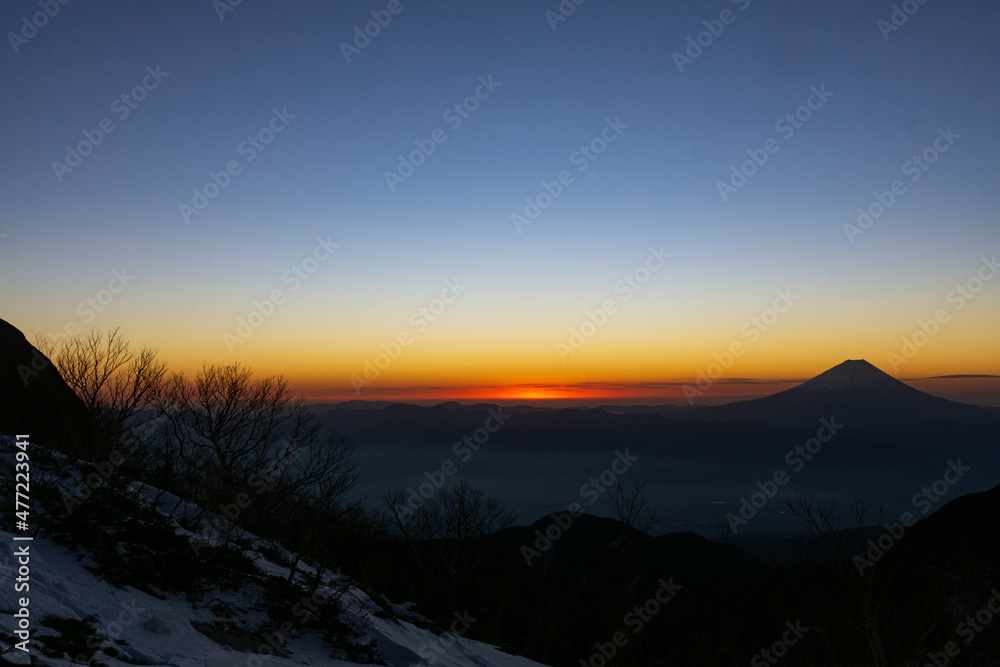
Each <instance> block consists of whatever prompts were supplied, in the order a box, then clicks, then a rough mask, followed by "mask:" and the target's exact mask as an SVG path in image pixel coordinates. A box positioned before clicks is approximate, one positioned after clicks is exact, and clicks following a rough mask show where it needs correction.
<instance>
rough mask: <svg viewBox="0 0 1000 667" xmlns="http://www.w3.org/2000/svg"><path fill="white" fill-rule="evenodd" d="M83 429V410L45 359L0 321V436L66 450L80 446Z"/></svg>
mask: <svg viewBox="0 0 1000 667" xmlns="http://www.w3.org/2000/svg"><path fill="white" fill-rule="evenodd" d="M87 424H88V418H87V410H86V408H85V407H84V405H83V403H82V402H81V401H80V399H79V398H77V396H76V394H74V393H73V390H72V389H70V388H69V386H68V385H67V384H66V382H65V381H64V380H63V378H62V376H61V375H59V372H58V371H57V370H56V369H55V367H54V366H53V365H52V362H51V361H50V360H49V359H48V357H46V356H45V355H44V354H42V353H41V352H40V351H39V350H38V349H37V348H36V347H35V346H34V345H32V344H31V343H29V342H28V340H27V339H26V338H25V337H24V334H23V333H21V332H20V331H19V330H18V329H17V328H15V327H13V326H12V325H10V324H9V323H7V322H5V321H4V320H0V433H7V434H15V435H16V434H24V435H30V436H31V438H32V439H33V440H34V441H37V442H46V443H48V444H56V443H59V444H61V445H64V446H65V445H66V444H67V443H75V442H77V441H79V439H80V438H82V437H83V436H84V434H85V433H86V431H87Z"/></svg>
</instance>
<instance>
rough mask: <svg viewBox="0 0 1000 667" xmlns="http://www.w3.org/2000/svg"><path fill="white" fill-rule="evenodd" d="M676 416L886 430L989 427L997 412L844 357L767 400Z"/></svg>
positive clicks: (702, 419)
mask: <svg viewBox="0 0 1000 667" xmlns="http://www.w3.org/2000/svg"><path fill="white" fill-rule="evenodd" d="M677 416H678V418H682V419H696V420H698V421H719V422H730V423H732V422H763V423H766V424H774V425H789V426H791V425H803V424H816V423H818V421H819V420H820V419H821V418H827V419H829V418H830V417H835V418H836V421H837V422H839V423H842V424H844V425H845V426H849V427H861V428H868V429H872V428H874V429H891V428H897V427H899V426H902V425H906V424H912V423H914V422H918V421H922V420H949V421H959V422H965V423H992V422H996V421H1000V410H998V409H996V408H988V407H982V406H976V405H968V404H965V403H956V402H955V401H949V400H947V399H944V398H939V397H937V396H931V395H930V394H926V393H924V392H922V391H920V390H918V389H914V388H913V387H911V386H910V385H908V384H906V383H905V382H901V381H899V380H897V379H896V378H894V377H892V376H891V375H889V374H887V373H884V372H883V371H881V370H879V369H878V368H876V367H875V366H873V365H872V364H870V363H868V362H867V361H865V360H864V359H849V360H847V361H845V362H843V363H841V364H838V365H837V366H834V367H833V368H831V369H829V370H828V371H825V372H823V373H820V374H819V375H817V376H816V377H814V378H812V379H811V380H807V381H806V382H803V383H802V384H800V385H798V386H797V387H792V388H791V389H786V390H784V391H781V392H778V393H777V394H774V395H772V396H766V397H764V398H757V399H753V400H749V401H740V402H736V403H727V404H725V405H718V406H711V407H700V408H694V409H692V410H690V411H688V412H684V413H680V414H678V415H677Z"/></svg>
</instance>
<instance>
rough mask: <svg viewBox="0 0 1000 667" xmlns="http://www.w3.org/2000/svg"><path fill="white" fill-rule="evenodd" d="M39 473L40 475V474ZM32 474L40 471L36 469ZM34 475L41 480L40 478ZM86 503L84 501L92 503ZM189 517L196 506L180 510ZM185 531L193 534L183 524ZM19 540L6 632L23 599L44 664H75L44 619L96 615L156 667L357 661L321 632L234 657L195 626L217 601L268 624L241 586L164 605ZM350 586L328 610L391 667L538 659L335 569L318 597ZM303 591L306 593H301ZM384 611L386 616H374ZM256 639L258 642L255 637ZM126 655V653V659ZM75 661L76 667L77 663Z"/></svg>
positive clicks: (5, 444) (268, 565) (4, 594)
mask: <svg viewBox="0 0 1000 667" xmlns="http://www.w3.org/2000/svg"><path fill="white" fill-rule="evenodd" d="M0 440H2V441H0V465H2V466H3V468H4V470H13V469H14V465H13V454H12V451H13V450H12V448H11V439H8V438H2V439H0ZM39 472H42V471H39ZM33 473H34V470H33ZM33 477H34V474H33ZM142 491H143V493H144V495H146V496H147V497H149V498H153V497H157V494H159V498H158V500H159V504H160V506H161V508H164V507H166V508H168V511H169V509H173V508H174V507H175V506H176V505H178V504H179V503H182V504H183V503H184V501H181V500H180V499H179V498H176V497H174V496H170V495H169V494H162V493H160V492H158V491H157V490H156V489H152V488H149V487H145V488H144V489H142ZM2 501H3V502H4V503H5V504H7V505H8V506H12V505H13V499H8V498H3V499H2ZM85 502H86V501H85ZM180 509H181V510H182V511H184V510H187V509H189V507H184V506H183V505H182V507H181V508H180ZM178 532H181V533H186V531H183V529H181V528H180V527H178ZM13 537H14V535H13V534H11V533H8V532H4V531H0V541H2V542H3V543H4V544H6V545H19V544H30V554H31V560H30V568H31V571H30V590H29V591H28V592H19V593H15V591H14V583H13V582H14V579H15V577H16V576H17V569H18V563H17V562H16V560H15V558H14V557H13V555H12V553H13V550H14V549H13V547H12V546H8V547H5V548H4V550H3V554H2V556H0V560H2V563H0V581H2V582H3V585H2V588H0V607H2V609H3V611H4V616H5V617H6V620H5V622H4V626H5V627H4V628H3V633H4V634H9V633H10V632H11V631H12V629H13V627H12V620H13V619H12V618H11V614H12V613H13V612H12V610H14V609H16V608H17V607H16V606H15V605H17V604H18V598H20V597H22V596H27V597H28V598H29V602H30V605H29V609H30V615H31V616H30V618H31V625H32V640H31V644H30V654H31V656H32V657H33V658H34V659H35V660H36V664H40V665H59V666H62V665H67V666H68V665H71V664H75V663H72V661H71V660H70V659H67V658H51V657H47V656H45V655H43V654H42V653H41V652H40V651H39V650H38V644H37V643H36V642H35V640H34V635H35V633H38V632H39V631H40V632H41V634H43V635H57V634H58V633H57V632H55V631H54V630H52V629H50V628H46V627H44V626H43V625H42V624H41V619H42V618H43V617H45V616H47V615H53V616H59V617H63V618H66V617H69V618H75V619H83V618H85V617H87V616H89V615H95V616H96V621H95V627H96V630H97V631H98V632H100V633H102V634H103V635H105V636H106V637H107V638H108V639H109V640H111V641H107V642H104V644H103V646H110V645H113V644H114V643H115V640H119V641H124V642H126V643H124V644H119V645H118V646H117V648H118V650H120V651H122V652H123V653H125V654H127V655H130V656H131V657H132V659H138V660H140V661H142V662H143V663H145V664H149V665H162V666H171V667H189V666H190V667H206V666H216V665H218V666H220V667H221V666H225V667H243V666H246V667H260V665H268V666H270V667H286V666H287V667H291V666H292V665H352V664H356V663H351V662H345V661H343V660H337V659H333V658H331V657H330V649H329V648H328V647H326V646H324V644H323V642H322V640H321V638H320V637H319V635H317V634H315V633H297V634H295V636H294V637H293V638H291V639H289V640H288V641H287V642H286V644H285V650H287V651H288V652H289V654H290V656H289V657H287V658H285V657H277V656H273V657H270V656H267V655H266V652H265V654H262V655H258V654H257V653H247V652H240V651H236V650H234V649H232V648H230V647H229V646H220V645H219V644H217V643H215V642H214V641H212V640H211V639H209V638H208V637H206V636H205V635H203V634H202V633H200V632H198V631H197V630H196V629H195V628H194V627H193V626H192V623H198V622H199V621H201V622H206V623H211V622H214V621H218V620H219V617H218V616H217V615H216V614H215V613H214V612H213V611H212V610H211V609H210V608H209V607H210V604H211V603H212V602H213V601H216V600H217V601H220V602H222V603H224V604H225V605H227V606H228V607H230V608H231V609H232V610H234V611H235V612H236V613H237V617H238V619H239V620H241V621H245V622H247V624H248V625H250V626H251V627H252V626H253V625H254V622H258V623H259V622H260V621H262V620H263V612H261V611H259V610H256V609H255V608H254V600H252V599H250V598H249V597H248V596H247V595H245V594H244V590H243V589H241V590H238V591H233V590H224V591H223V590H221V589H215V590H211V591H209V592H208V593H206V594H205V595H204V596H202V598H201V602H198V603H195V604H192V603H191V602H190V601H188V599H187V598H186V597H185V596H184V595H180V594H177V595H167V596H166V597H165V598H164V599H160V598H158V597H155V596H153V595H150V594H148V593H146V592H143V591H140V590H137V589H135V588H132V587H127V588H125V589H124V590H123V589H118V588H115V587H114V586H112V585H111V584H109V583H108V582H106V581H104V580H103V579H101V578H99V577H98V576H96V575H95V574H93V573H91V572H90V571H88V570H87V569H85V568H84V563H81V562H78V561H77V557H76V555H75V554H73V553H70V552H67V551H66V549H64V548H63V547H61V546H59V545H57V544H55V543H53V542H52V541H50V540H48V539H46V538H43V537H37V536H36V537H35V538H34V540H33V541H31V542H14V541H13V539H12V538H13ZM249 555H251V556H252V557H253V558H254V560H255V562H256V564H257V566H258V567H259V568H260V569H261V570H262V571H265V572H267V573H270V574H275V575H278V576H284V577H287V576H288V568H287V567H284V566H282V565H280V564H277V563H273V562H271V561H269V560H268V559H266V558H264V557H263V556H262V555H260V554H259V553H253V552H251V553H250V554H249ZM299 571H300V572H303V573H304V574H306V575H308V574H312V575H315V571H314V570H311V569H310V568H309V567H308V566H305V565H304V564H300V565H299ZM340 589H343V594H342V595H341V596H340V597H339V598H331V600H330V602H328V604H339V605H340V606H341V608H342V609H343V613H342V616H341V617H342V619H343V620H344V621H345V622H347V623H348V624H349V625H351V626H353V627H354V628H355V629H356V630H358V631H359V632H360V633H361V635H362V636H361V637H360V639H359V640H358V642H359V643H362V644H364V643H367V642H368V641H369V640H374V642H375V644H376V645H377V648H378V652H379V653H380V654H381V656H382V657H383V658H384V659H385V661H386V662H387V663H388V664H389V665H393V666H398V667H409V666H412V665H427V664H434V665H442V666H445V667H452V666H455V667H458V666H465V665H481V666H484V667H485V666H489V665H495V666H496V667H527V666H529V665H537V664H539V663H535V662H532V661H530V660H527V659H525V658H521V657H518V656H513V655H509V654H506V653H503V652H502V651H500V650H499V649H497V648H496V647H493V646H490V645H488V644H484V643H481V642H477V641H473V640H471V639H466V638H463V637H458V636H454V635H450V634H447V633H446V634H445V635H442V636H438V635H437V634H435V633H434V632H432V631H430V630H427V629H423V628H421V627H418V626H417V625H414V623H412V622H410V621H409V620H398V621H397V620H392V619H391V618H388V617H387V616H388V615H386V614H385V613H384V612H383V611H382V610H381V609H380V607H379V606H378V605H377V604H376V603H375V602H374V601H373V600H372V599H371V597H369V595H368V594H367V593H365V592H364V591H363V590H361V589H360V588H359V587H357V586H356V585H354V584H353V583H351V582H350V580H349V579H347V578H345V577H342V576H340V575H338V574H336V573H330V574H328V575H325V576H324V584H323V585H321V586H320V588H319V589H318V591H317V593H318V594H319V593H322V596H323V597H326V596H327V595H330V594H332V592H333V591H335V590H340ZM303 594H304V595H308V593H306V592H305V591H303ZM408 606H409V605H393V608H392V610H393V611H394V612H396V613H399V614H401V615H403V616H405V617H407V618H410V619H412V620H413V621H417V622H420V620H421V619H420V618H419V617H417V615H416V614H413V613H412V612H410V611H409V610H408ZM377 612H378V613H380V614H381V616H378V615H376V613H377ZM254 641H255V642H256V641H257V640H256V638H255V639H254ZM259 642H260V646H262V647H263V646H266V641H265V639H264V637H260V639H259ZM0 652H2V653H3V657H4V658H5V659H7V660H9V661H11V662H16V663H20V664H27V660H26V657H27V656H26V655H25V653H24V652H23V651H20V650H18V649H16V648H13V647H11V646H8V645H6V644H5V643H3V642H0ZM123 657H126V656H123ZM94 659H95V660H99V661H101V662H104V663H106V664H107V665H109V666H110V667H128V666H129V665H130V664H132V665H134V664H136V663H135V662H132V663H129V662H123V661H121V660H118V659H117V658H113V657H108V656H105V655H104V654H102V653H100V652H99V653H96V654H95V655H94ZM76 664H78V663H76Z"/></svg>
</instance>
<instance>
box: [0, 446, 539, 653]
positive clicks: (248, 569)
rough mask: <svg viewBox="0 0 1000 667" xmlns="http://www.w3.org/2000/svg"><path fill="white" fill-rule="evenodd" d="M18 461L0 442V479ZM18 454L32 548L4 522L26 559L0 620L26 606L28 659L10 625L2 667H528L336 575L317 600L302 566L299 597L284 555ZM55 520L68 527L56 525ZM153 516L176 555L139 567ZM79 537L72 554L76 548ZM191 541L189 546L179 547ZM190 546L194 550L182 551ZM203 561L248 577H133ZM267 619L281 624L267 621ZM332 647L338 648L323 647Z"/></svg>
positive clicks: (2, 600) (12, 575)
mask: <svg viewBox="0 0 1000 667" xmlns="http://www.w3.org/2000/svg"><path fill="white" fill-rule="evenodd" d="M17 451H18V450H17V449H16V448H15V447H14V444H13V438H10V437H9V436H0V466H3V468H4V469H5V470H14V463H15V460H14V455H15V453H16V452H17ZM27 453H28V454H29V456H30V462H31V477H32V479H31V481H32V483H33V484H32V491H33V493H32V512H31V514H30V516H31V519H30V521H31V530H30V531H29V533H28V534H31V535H32V537H33V539H32V541H30V542H27V541H25V542H13V541H12V539H13V537H14V534H13V533H12V531H13V529H14V527H13V525H12V524H11V522H12V519H13V517H11V516H9V515H4V516H3V517H0V539H2V540H4V541H5V542H6V543H7V544H13V545H16V546H17V547H22V546H23V545H26V548H27V549H28V552H29V558H28V559H27V561H28V562H27V563H25V561H24V559H21V560H19V559H18V558H16V557H13V556H12V555H11V551H12V550H8V552H7V554H6V555H5V556H4V557H3V558H2V559H0V579H2V580H3V581H5V582H8V583H9V588H6V587H5V588H6V590H5V592H4V593H3V595H0V608H2V610H3V612H4V613H10V614H13V613H15V612H16V611H17V610H18V609H19V606H20V604H21V602H20V600H19V599H18V598H20V596H24V597H26V598H28V606H27V609H28V612H27V614H28V618H29V622H30V626H31V627H30V629H31V637H30V640H29V644H28V648H29V649H30V655H29V653H26V652H24V651H22V650H20V649H18V648H16V647H15V646H14V644H15V643H16V642H19V641H21V639H20V638H17V637H14V636H12V635H11V634H10V630H11V629H12V628H13V627H14V624H13V623H12V624H9V625H8V627H7V628H5V629H4V630H3V631H0V664H11V663H13V664H28V663H29V660H30V662H31V663H32V664H39V665H68V664H70V663H69V659H73V658H77V657H78V656H81V655H82V656H83V657H82V659H79V660H77V661H76V662H75V663H74V664H105V665H109V666H110V667H126V666H127V665H136V664H141V665H162V666H168V665H169V666H173V667H181V666H187V665H191V666H194V665H209V666H213V667H214V666H217V665H218V666H222V665H251V666H253V665H260V664H262V663H263V664H267V665H272V666H274V667H284V666H287V667H292V666H294V665H353V664H367V663H370V662H371V661H372V660H380V659H381V660H382V662H381V663H379V664H386V665H391V666H394V667H410V666H411V665H419V664H428V663H432V664H435V665H445V666H448V667H460V666H465V665H470V664H472V665H481V666H484V667H485V666H489V665H495V666H496V667H531V666H532V665H537V664H538V663H535V662H533V661H530V660H528V659H526V658H521V657H518V656H514V655H510V654H507V653H503V652H502V651H500V650H499V649H497V648H495V647H493V646H490V645H488V644H484V643H482V642H477V641H474V640H471V639H467V638H465V637H463V636H462V635H464V634H466V633H467V632H469V627H471V626H472V625H474V623H475V620H476V619H474V618H473V617H469V616H468V614H465V615H464V616H463V615H462V610H458V612H457V615H456V619H459V617H461V620H462V622H463V623H465V624H464V625H463V624H457V625H452V626H451V627H450V628H443V630H450V631H451V632H445V633H444V634H439V633H438V632H435V631H433V630H432V629H431V628H430V626H431V623H430V622H429V621H427V619H424V618H423V617H421V616H419V615H417V614H415V613H412V612H411V611H410V610H409V609H408V607H407V606H405V605H393V604H390V603H389V602H387V601H386V600H385V599H384V598H382V597H381V596H379V595H377V594H371V595H369V593H367V592H366V591H364V590H363V589H362V588H361V587H360V586H359V585H357V584H356V583H355V582H353V581H352V580H351V579H350V578H348V577H346V576H343V575H340V574H335V573H330V572H326V573H323V574H322V575H321V582H319V583H318V584H316V585H315V587H314V582H315V579H316V577H317V573H316V570H315V568H313V567H311V566H309V565H307V564H305V563H303V562H298V563H297V566H296V573H297V576H296V578H295V579H296V583H295V584H286V582H287V579H288V577H289V572H290V569H289V563H291V562H292V561H293V560H294V554H291V553H289V552H287V551H286V550H284V549H281V548H278V547H276V546H275V545H273V544H271V543H268V542H266V541H265V540H262V539H260V538H257V537H256V536H254V535H251V534H249V533H246V532H243V531H238V530H237V531H235V532H234V533H233V535H232V537H230V538H227V539H226V540H225V541H223V540H220V539H219V537H218V536H217V535H216V536H213V538H212V539H211V540H209V541H208V542H205V541H203V538H204V535H205V531H204V530H201V529H199V528H198V524H197V523H196V522H198V521H206V520H205V519H203V518H202V519H199V516H200V515H202V514H203V513H202V512H201V510H200V509H199V508H198V507H196V506H195V505H193V504H191V503H188V502H185V501H182V500H180V499H179V498H177V497H176V496H173V495H171V494H169V493H164V492H162V491H159V490H158V489H154V488H151V487H148V486H142V485H135V484H133V485H132V486H131V487H130V493H129V496H130V497H131V500H130V501H127V502H126V499H125V498H124V497H123V496H120V495H116V496H115V498H116V499H117V501H118V502H116V504H115V506H114V507H113V508H111V507H108V506H107V501H108V499H109V498H111V497H112V496H111V492H110V491H108V490H107V489H106V487H98V488H93V489H91V490H90V491H89V492H88V493H87V494H86V495H79V493H80V488H81V487H80V484H81V482H82V480H83V479H84V476H85V474H86V473H87V472H88V470H90V468H89V467H88V466H87V465H85V464H83V463H82V462H78V461H74V460H73V459H70V458H68V457H65V456H63V455H60V454H58V453H55V452H52V451H50V450H47V449H46V448H43V447H40V446H37V445H29V446H28V448H27ZM13 488H14V487H13V483H12V481H11V480H10V479H4V478H0V501H2V502H3V503H5V504H6V505H8V506H13V504H14V502H13ZM62 493H67V494H69V495H70V496H73V497H76V498H78V499H79V503H77V504H74V505H72V507H73V510H72V511H67V510H66V509H65V508H64V506H63V503H64V501H63V500H60V494H62ZM91 494H92V495H91ZM101 494H103V495H101ZM98 497H100V499H95V498H98ZM81 503H82V504H81ZM154 508H155V509H154ZM121 512H128V514H129V517H130V518H131V519H132V520H133V523H132V526H133V528H132V531H131V532H130V531H129V530H128V529H123V526H124V522H123V521H122V518H123V517H122V516H120V513H121ZM64 513H65V514H72V517H61V516H55V514H64ZM112 513H114V514H115V516H113V517H112V516H110V515H111V514H112ZM90 514H96V515H97V516H98V517H99V518H100V519H102V520H103V521H106V523H101V524H98V525H96V526H95V528H96V530H91V529H89V528H88V529H81V528H80V525H81V523H82V519H83V517H84V516H85V515H90ZM153 515H159V516H160V519H159V521H158V522H157V523H159V524H163V525H166V526H167V531H168V532H170V533H171V535H174V533H176V536H178V537H177V538H176V539H175V542H178V543H179V545H180V546H179V547H178V548H179V549H180V550H179V551H171V552H169V553H160V552H159V551H158V550H157V549H156V548H146V549H145V550H144V551H145V552H146V553H147V554H149V555H148V556H143V555H142V553H141V552H142V551H143V549H142V548H143V547H151V545H146V544H138V543H137V542H135V541H134V540H135V538H136V537H137V531H136V528H137V527H138V528H139V529H140V530H142V531H143V532H142V533H141V534H142V535H147V534H149V532H148V531H146V530H145V528H149V527H150V525H151V522H150V520H149V519H150V517H151V516H153ZM166 515H170V517H171V518H169V519H167V518H166ZM164 522H166V523H164ZM182 524H183V525H189V526H191V527H192V528H194V529H195V530H194V532H192V531H191V530H187V529H186V528H184V527H182ZM63 525H66V526H71V527H72V530H73V536H74V537H75V538H76V539H77V541H72V546H70V547H67V539H66V535H65V534H64V533H62V532H61V531H60V530H59V529H58V526H63ZM88 531H89V534H87V533H88ZM17 534H18V535H20V536H23V535H25V534H26V533H24V532H18V533H17ZM81 537H82V538H83V541H82V542H81V541H78V540H79V538H81ZM192 538H194V539H195V542H191V543H189V540H190V539H192ZM108 542H110V543H111V544H110V546H109V547H108V546H105V547H104V551H103V552H102V551H101V549H102V547H101V544H102V543H104V544H106V543H108ZM195 543H197V544H199V545H200V546H199V547H198V548H197V549H194V550H192V544H195ZM95 544H96V547H95V546H94V545H95ZM210 544H211V546H210ZM213 547H215V548H219V547H221V548H223V549H231V550H234V554H235V557H234V558H231V559H230V560H228V561H225V562H226V563H234V564H235V563H242V564H243V565H244V566H245V567H244V569H238V570H237V569H234V570H231V571H229V572H228V573H227V574H225V575H218V576H214V577H205V578H201V579H198V577H197V576H196V577H195V580H196V581H195V583H194V585H191V586H187V587H184V585H183V584H182V583H180V582H169V583H170V584H174V585H170V586H168V587H167V588H163V587H161V586H158V585H156V584H155V583H154V582H152V581H150V580H144V579H143V577H141V576H137V575H135V574H134V573H135V572H138V571H145V572H151V571H161V570H166V569H168V568H171V567H173V563H171V561H174V560H179V557H181V556H183V557H184V558H185V559H186V561H185V562H187V561H191V554H192V553H196V554H201V555H202V556H204V555H205V554H206V552H207V551H211V550H212V549H213ZM108 549H110V551H108ZM101 554H103V555H101ZM108 554H110V558H111V559H116V558H117V559H118V560H122V562H125V563H127V568H129V570H128V572H129V573H128V574H124V576H123V573H122V572H121V571H109V568H108V567H106V566H105V565H103V563H105V562H107V561H106V559H107V558H108V557H109V556H108ZM118 557H120V558H118ZM199 562H203V561H199ZM22 566H24V568H26V569H27V570H29V572H28V573H27V574H26V573H25V571H24V570H23V569H21V570H19V568H22ZM206 571H207V570H206ZM18 576H21V577H22V580H23V581H26V583H27V585H28V587H26V588H23V589H22V590H20V591H19V592H18V593H17V597H15V593H14V584H13V582H14V581H15V579H16V578H17V577H18ZM123 578H124V579H125V581H124V582H123V581H121V579H123ZM116 584H117V585H116ZM282 596H285V597H282ZM297 601H298V606H296V605H295V603H296V602H297ZM276 609H277V610H279V611H281V612H287V611H288V610H291V613H276V612H275V610H276ZM467 621H468V622H467ZM456 623H457V621H456ZM473 631H474V630H473ZM338 633H339V634H338ZM331 637H333V638H334V639H335V640H336V641H333V642H332V643H331ZM67 656H68V658H69V659H67ZM90 661H93V662H90Z"/></svg>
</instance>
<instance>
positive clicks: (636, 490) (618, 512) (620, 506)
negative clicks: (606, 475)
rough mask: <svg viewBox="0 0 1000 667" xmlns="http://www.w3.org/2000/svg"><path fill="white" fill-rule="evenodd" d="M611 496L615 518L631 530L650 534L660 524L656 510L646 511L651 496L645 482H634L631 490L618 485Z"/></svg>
mask: <svg viewBox="0 0 1000 667" xmlns="http://www.w3.org/2000/svg"><path fill="white" fill-rule="evenodd" d="M609 495H610V497H611V506H612V507H613V508H614V513H615V518H616V519H618V520H619V521H621V522H622V523H624V524H625V525H626V526H628V527H629V528H635V529H636V530H638V531H640V532H642V533H646V534H649V531H650V530H652V529H653V527H654V526H656V524H658V523H659V522H660V519H661V517H660V515H659V513H658V512H657V511H656V509H655V508H651V509H650V510H648V511H647V510H646V505H647V504H648V502H649V494H648V493H647V492H646V482H645V480H642V481H636V482H633V484H632V488H631V489H626V488H625V487H624V486H623V485H622V484H621V483H618V484H616V485H615V490H614V491H612V492H611V493H610V494H609Z"/></svg>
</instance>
